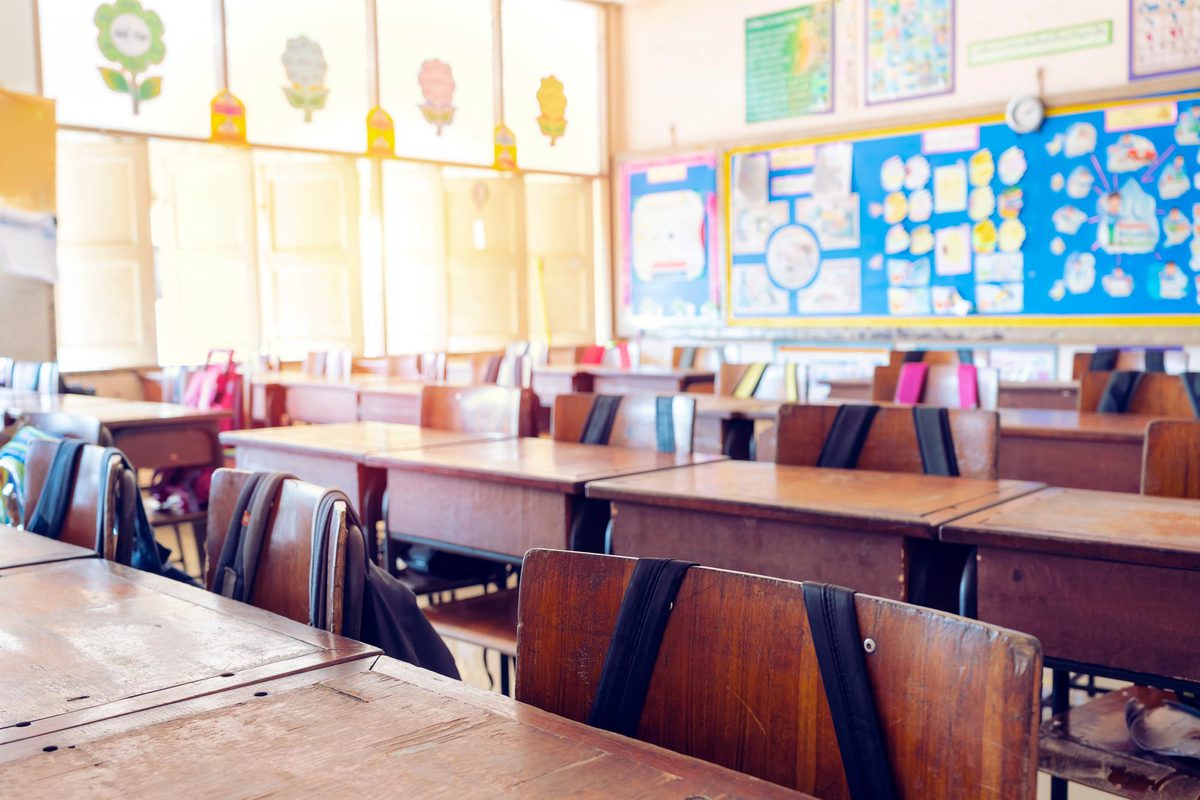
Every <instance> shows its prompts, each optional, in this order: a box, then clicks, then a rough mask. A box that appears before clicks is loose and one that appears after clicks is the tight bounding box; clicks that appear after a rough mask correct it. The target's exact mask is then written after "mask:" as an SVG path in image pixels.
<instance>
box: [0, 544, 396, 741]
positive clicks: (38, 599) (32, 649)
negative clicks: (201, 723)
mask: <svg viewBox="0 0 1200 800" xmlns="http://www.w3.org/2000/svg"><path fill="white" fill-rule="evenodd" d="M0 607H3V608H6V609H20V613H5V614H3V615H0V642H3V643H4V646H3V647H0V675H4V680H3V681H2V682H0V743H3V742H6V741H12V740H16V739H22V738H27V737H28V736H32V735H36V734H38V733H41V732H45V731H47V730H59V729H61V728H63V727H67V726H69V725H72V724H80V723H81V722H88V721H92V720H95V719H102V718H104V717H107V716H113V715H115V714H118V713H126V712H128V711H131V710H137V709H139V708H145V707H148V706H151V705H157V704H159V703H161V702H169V701H172V700H178V699H181V698H186V697H194V696H196V695H198V694H203V693H205V692H208V691H214V690H216V689H220V688H225V687H228V686H237V685H239V684H241V683H245V682H248V681H251V680H261V679H262V678H263V677H264V676H265V677H275V676H279V675H284V674H287V673H289V672H294V671H297V670H300V669H310V668H312V667H313V666H319V665H323V664H328V663H335V662H337V661H341V660H345V659H347V658H352V657H360V656H362V655H364V654H369V653H372V652H377V651H375V650H374V649H373V648H370V647H368V646H366V645H363V644H360V643H358V642H354V641H351V640H349V639H343V638H341V637H338V636H332V635H330V634H327V633H324V632H322V631H318V630H315V629H313V628H309V627H308V626H306V625H300V624H298V623H295V622H292V621H290V620H286V619H284V618H283V617H279V616H276V615H275V614H270V613H268V612H265V611H261V610H259V609H256V608H254V607H252V606H248V605H245V604H243V603H238V602H234V601H232V600H226V599H225V598H223V597H218V596H216V595H213V594H210V593H209V592H205V591H203V590H201V589H198V588H195V587H190V586H185V585H183V584H181V583H178V582H175V581H170V580H167V579H166V578H162V577H159V576H157V575H150V574H148V573H144V572H138V571H136V570H132V569H128V568H125V567H121V566H118V565H116V564H113V563H111V562H107V561H103V560H101V559H78V560H74V561H64V562H60V563H57V564H43V565H39V566H35V567H24V568H18V569H12V570H7V571H5V572H4V575H3V578H2V579H0Z"/></svg>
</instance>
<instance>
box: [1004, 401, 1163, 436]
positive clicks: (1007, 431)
mask: <svg viewBox="0 0 1200 800" xmlns="http://www.w3.org/2000/svg"><path fill="white" fill-rule="evenodd" d="M999 414H1000V432H1001V433H1000V435H1001V437H1006V436H1021V437H1025V438H1029V439H1048V440H1050V441H1054V442H1064V441H1094V442H1136V443H1137V444H1138V445H1141V443H1142V439H1143V437H1144V436H1145V435H1146V428H1147V427H1148V426H1149V425H1150V423H1151V422H1153V421H1154V420H1155V419H1156V417H1154V416H1151V415H1147V414H1097V413H1095V412H1091V411H1085V412H1080V411H1067V410H1063V409H1047V408H1002V409H1000V411H999Z"/></svg>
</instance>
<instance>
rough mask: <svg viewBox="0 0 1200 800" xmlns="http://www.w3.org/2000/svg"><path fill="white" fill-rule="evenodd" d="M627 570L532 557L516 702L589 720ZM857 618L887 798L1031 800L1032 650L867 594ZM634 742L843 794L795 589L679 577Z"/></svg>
mask: <svg viewBox="0 0 1200 800" xmlns="http://www.w3.org/2000/svg"><path fill="white" fill-rule="evenodd" d="M633 564H634V561H633V560H631V559H620V558H614V557H605V556H592V555H586V554H580V553H561V552H558V553H552V552H547V551H535V552H532V553H530V554H529V555H528V557H527V558H526V560H525V568H524V573H523V580H522V585H521V598H520V627H519V634H518V665H519V669H518V675H517V697H518V698H519V699H520V700H521V701H522V702H528V703H531V704H533V705H536V706H539V707H541V708H545V709H547V710H551V711H554V712H555V713H559V714H562V715H563V716H565V717H567V718H569V719H575V720H581V719H585V718H586V716H587V713H588V709H589V707H590V704H591V701H592V697H593V695H594V692H595V688H596V685H597V683H598V681H599V677H600V672H601V669H602V667H603V663H604V658H605V654H606V653H607V650H608V644H609V639H610V637H611V634H612V631H613V628H614V626H615V622H616V616H617V610H618V608H619V606H620V602H621V598H622V595H623V593H624V589H625V586H626V584H627V582H628V580H629V577H630V575H631V574H632V570H633ZM856 607H857V611H858V617H859V626H860V629H861V631H862V633H863V635H864V636H865V637H870V638H872V639H874V640H875V642H876V643H877V648H876V650H875V652H874V653H873V654H872V655H870V656H869V657H868V658H867V669H868V673H869V676H870V680H871V683H872V687H873V689H874V695H875V698H876V703H877V705H878V707H879V712H880V718H881V721H882V724H883V731H884V738H885V741H886V744H887V749H888V754H889V756H890V759H891V763H892V770H893V774H894V776H895V777H896V780H897V784H898V788H899V796H901V797H905V798H925V797H973V798H1000V797H1004V798H1033V797H1034V780H1035V762H1036V745H1035V741H1036V739H1035V737H1036V731H1037V705H1038V699H1037V695H1038V687H1039V684H1040V679H1041V655H1040V652H1039V650H1038V645H1037V642H1036V641H1035V640H1034V639H1032V638H1031V637H1028V636H1026V635H1024V634H1019V633H1014V632H1012V631H1005V630H1001V629H997V628H993V627H991V626H986V625H982V624H979V623H974V622H969V621H967V620H963V619H960V618H956V617H951V616H948V615H943V614H938V613H936V612H932V611H928V610H925V609H920V608H917V607H913V606H905V605H902V604H897V603H893V602H889V601H886V600H880V599H877V598H872V597H868V596H865V595H860V596H859V597H858V599H857V602H856ZM780 631H786V635H779V632H780ZM946 698H955V702H954V703H946V702H945V701H946ZM638 738H640V739H643V740H645V741H648V742H652V743H654V744H658V745H661V746H664V747H667V748H669V749H672V750H676V751H678V752H683V753H687V754H689V755H694V756H697V757H699V758H703V759H706V760H711V761H713V762H714V763H718V764H722V765H724V766H728V767H731V768H733V769H737V770H739V771H743V772H746V773H748V774H752V775H756V776H758V777H762V778H764V779H767V780H770V781H773V782H776V783H779V784H781V785H784V786H789V787H793V788H797V789H799V790H801V791H805V792H811V793H813V794H815V795H817V796H820V797H823V798H835V799H836V798H844V797H847V796H848V791H847V788H846V784H845V776H844V773H843V769H842V765H841V759H840V755H839V752H838V748H837V744H836V738H835V736H834V732H833V723H832V719H831V718H830V715H829V710H828V704H827V702H826V700H825V695H824V692H823V690H822V686H821V679H820V674H819V671H818V668H817V665H816V657H815V653H814V651H813V648H812V644H811V634H810V632H809V628H808V621H807V617H806V615H805V610H804V599H803V594H802V587H801V585H800V584H798V583H792V582H788V581H781V580H776V579H772V578H763V577H759V576H753V575H744V574H740V573H730V572H722V571H719V570H711V569H703V568H696V569H692V570H690V571H689V572H688V574H687V576H686V577H685V579H684V582H683V585H682V587H681V589H680V592H679V596H678V597H677V599H676V601H675V605H674V607H673V609H672V613H671V617H670V620H669V622H668V623H667V628H666V631H665V634H664V636H663V642H662V648H661V650H660V652H659V657H658V661H657V663H656V666H655V671H654V676H653V678H652V680H651V682H650V688H649V694H648V696H647V701H646V706H645V711H644V714H643V717H642V723H641V727H640V728H639V730H638Z"/></svg>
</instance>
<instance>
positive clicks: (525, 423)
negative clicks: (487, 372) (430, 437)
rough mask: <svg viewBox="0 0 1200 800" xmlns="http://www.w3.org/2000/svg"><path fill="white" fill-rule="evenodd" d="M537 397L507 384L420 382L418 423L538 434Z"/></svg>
mask: <svg viewBox="0 0 1200 800" xmlns="http://www.w3.org/2000/svg"><path fill="white" fill-rule="evenodd" d="M537 409H538V399H537V395H535V394H534V393H533V392H532V391H531V390H529V389H514V388H509V387H507V386H423V387H421V425H422V427H425V428H439V429H441V430H446V431H463V432H464V433H499V434H504V435H506V436H537V433H538V428H537Z"/></svg>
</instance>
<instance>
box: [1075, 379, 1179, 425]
mask: <svg viewBox="0 0 1200 800" xmlns="http://www.w3.org/2000/svg"><path fill="white" fill-rule="evenodd" d="M1111 375H1112V373H1111V372H1085V373H1083V377H1082V378H1080V380H1079V410H1080V411H1096V410H1097V409H1099V407H1100V400H1101V398H1102V397H1103V396H1104V389H1105V387H1107V386H1108V381H1109V378H1110V376H1111ZM1126 413H1129V414H1151V415H1154V416H1160V417H1176V418H1180V419H1192V418H1194V417H1195V416H1196V412H1195V411H1194V410H1193V409H1192V403H1191V401H1190V400H1189V399H1188V395H1187V390H1186V389H1184V386H1183V380H1182V378H1180V377H1179V376H1178V375H1167V374H1166V373H1163V372H1147V373H1145V374H1144V375H1143V376H1142V379H1141V383H1139V384H1138V387H1137V391H1135V392H1134V393H1133V397H1131V398H1130V399H1129V407H1128V408H1127V409H1126Z"/></svg>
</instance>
